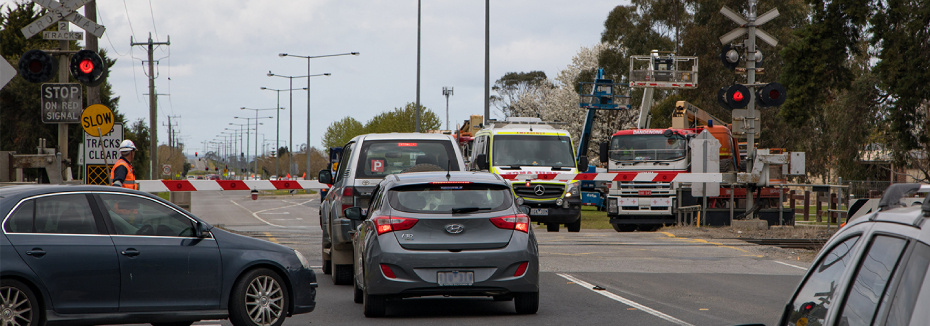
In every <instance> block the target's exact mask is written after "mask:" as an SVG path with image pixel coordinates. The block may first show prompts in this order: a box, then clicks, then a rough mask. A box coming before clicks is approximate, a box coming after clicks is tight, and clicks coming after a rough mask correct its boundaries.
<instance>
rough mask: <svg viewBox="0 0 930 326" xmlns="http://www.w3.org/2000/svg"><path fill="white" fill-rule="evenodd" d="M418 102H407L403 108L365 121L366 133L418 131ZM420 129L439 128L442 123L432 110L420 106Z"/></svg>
mask: <svg viewBox="0 0 930 326" xmlns="http://www.w3.org/2000/svg"><path fill="white" fill-rule="evenodd" d="M415 107H416V104H414V103H407V105H406V106H404V107H403V108H394V110H393V111H387V112H383V113H381V114H378V115H376V116H375V117H374V118H371V120H368V122H367V123H365V130H364V131H365V133H385V132H414V131H416V114H417V111H416V108H415ZM420 108H421V110H420V131H427V130H437V129H439V127H440V126H441V125H442V124H441V123H440V122H439V117H437V116H436V114H435V113H433V111H432V110H430V109H427V108H426V107H423V106H422V105H421V106H420Z"/></svg>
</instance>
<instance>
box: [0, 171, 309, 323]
mask: <svg viewBox="0 0 930 326" xmlns="http://www.w3.org/2000/svg"><path fill="white" fill-rule="evenodd" d="M0 218H2V221H3V223H2V232H0V282H2V285H0V318H2V319H0V324H2V325H44V324H46V323H50V324H54V323H59V322H63V323H68V324H118V323H152V324H153V325H190V324H192V323H193V322H195V321H198V320H202V319H223V318H229V320H230V321H231V322H232V323H233V324H234V325H281V324H282V323H284V319H285V318H286V317H288V316H291V315H294V314H301V313H308V312H311V311H313V308H314V306H315V297H316V286H317V284H316V276H315V274H314V272H313V270H311V269H310V267H309V263H308V261H307V260H306V259H305V258H304V257H303V255H301V254H300V252H297V251H296V250H293V249H290V248H288V247H285V246H281V245H278V244H274V243H271V242H267V241H263V240H258V239H254V238H249V237H245V236H241V235H237V234H233V233H229V232H227V231H224V230H221V229H219V228H214V227H213V226H211V225H209V224H207V223H206V222H204V221H202V220H200V219H198V218H197V217H195V216H193V215H192V214H190V213H189V212H187V211H185V210H183V209H181V208H179V207H177V206H175V205H173V204H171V203H169V202H166V201H164V200H162V199H160V198H158V197H155V196H153V195H150V194H147V193H143V192H139V191H133V190H126V189H123V188H117V187H101V186H15V187H4V188H0Z"/></svg>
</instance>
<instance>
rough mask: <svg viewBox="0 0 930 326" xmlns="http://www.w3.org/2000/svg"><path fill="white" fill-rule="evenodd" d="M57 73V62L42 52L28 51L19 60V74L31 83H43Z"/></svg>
mask: <svg viewBox="0 0 930 326" xmlns="http://www.w3.org/2000/svg"><path fill="white" fill-rule="evenodd" d="M56 72H58V61H57V60H55V59H54V58H52V56H51V55H49V54H48V53H46V52H45V51H42V50H29V51H26V53H24V54H23V56H22V57H21V58H20V59H19V74H20V75H21V76H23V79H25V80H26V81H28V82H31V83H44V82H47V81H49V80H51V79H52V77H53V76H55V73H56Z"/></svg>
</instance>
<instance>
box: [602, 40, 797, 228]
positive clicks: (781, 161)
mask: <svg viewBox="0 0 930 326" xmlns="http://www.w3.org/2000/svg"><path fill="white" fill-rule="evenodd" d="M632 59H633V60H631V63H630V78H629V83H630V87H641V88H645V92H644V97H643V103H642V105H641V106H640V109H641V111H640V115H639V120H638V123H637V128H633V129H627V130H620V131H617V132H616V133H614V134H613V135H612V136H611V138H610V141H609V142H605V143H601V144H600V161H601V162H602V163H605V164H606V165H607V172H608V173H617V174H618V177H617V178H615V179H614V180H615V181H613V182H612V183H611V186H610V190H609V192H608V194H607V215H608V217H609V218H610V223H611V225H612V226H613V228H614V229H615V230H616V231H618V232H629V231H634V230H637V229H639V230H643V231H651V230H655V229H658V228H659V227H661V226H663V225H671V224H675V223H676V222H677V219H676V217H677V215H678V214H679V213H680V212H681V211H682V210H683V209H685V208H693V207H700V208H702V210H703V211H704V212H706V216H704V223H705V224H715V225H724V224H728V223H729V221H730V218H732V216H733V215H732V214H734V212H735V213H740V214H743V215H747V213H752V214H757V215H758V216H759V217H760V218H762V219H765V220H768V221H769V224H778V223H789V224H790V223H793V214H790V213H789V214H786V213H785V212H784V211H783V208H781V205H780V201H779V200H778V199H779V197H780V195H781V194H782V193H781V191H782V189H781V188H775V187H770V186H771V185H774V184H778V183H782V184H783V183H784V178H783V176H782V170H783V168H785V167H787V164H788V163H789V161H791V159H794V158H795V157H796V156H794V155H792V156H789V155H788V154H787V153H783V151H780V150H771V149H769V150H761V149H760V150H758V151H757V154H756V155H755V156H754V158H755V160H756V162H757V164H755V165H754V170H753V171H751V172H750V173H739V172H738V169H739V168H740V167H741V166H742V165H743V164H742V158H741V155H740V153H739V141H738V140H737V138H736V137H735V136H734V133H733V132H732V131H731V128H732V126H730V125H726V124H723V123H722V120H721V119H718V118H715V117H713V116H712V115H710V114H709V113H707V112H706V111H704V110H702V109H700V108H698V107H697V106H694V105H692V104H690V103H688V102H686V101H679V102H677V103H676V108H675V111H674V113H673V116H672V126H671V127H670V128H667V129H650V128H647V126H648V122H649V115H648V114H649V112H648V111H649V108H651V107H652V104H653V99H652V97H653V92H654V89H655V88H673V89H674V88H679V89H682V88H684V89H687V88H696V87H697V78H698V71H697V66H698V64H697V58H696V57H685V56H676V55H675V54H673V53H667V52H666V53H660V52H659V51H653V52H652V54H650V55H648V56H633V57H632ZM637 62H639V63H642V62H645V63H646V67H645V69H642V67H634V65H636V64H637ZM687 65H690V66H691V68H690V69H687V67H686V66H687ZM683 66H685V67H683ZM636 68H640V69H636ZM682 68H684V69H682ZM704 132H707V133H709V135H710V136H712V137H710V136H709V137H706V138H708V139H711V138H712V139H715V140H716V141H717V142H719V151H718V152H714V151H710V152H703V155H717V156H718V157H706V158H707V159H709V160H710V161H715V162H719V164H718V166H719V171H701V172H717V173H719V174H720V175H721V176H722V177H721V180H725V181H726V182H727V183H728V186H726V187H720V184H719V183H708V184H707V185H709V187H712V188H717V189H709V191H706V190H708V189H707V188H704V189H702V191H700V192H701V193H703V194H704V195H706V197H705V198H706V199H707V200H706V201H705V202H704V203H706V204H704V203H701V202H700V201H699V200H698V199H697V198H696V197H695V196H694V195H693V194H694V191H693V190H694V189H693V188H692V184H693V181H694V180H695V179H694V178H690V179H688V178H677V177H678V176H679V175H681V174H691V173H693V172H697V171H692V169H693V168H694V164H693V162H694V161H695V160H701V159H704V158H705V157H696V155H695V151H694V150H693V149H692V147H691V146H690V143H691V140H692V139H694V138H695V137H697V136H698V135H699V134H701V133H704ZM794 164H796V165H797V164H800V165H801V166H803V155H801V157H800V160H799V163H798V162H794ZM705 166H706V165H705ZM705 174H706V173H705ZM679 179H687V180H690V181H676V180H679ZM705 191H706V192H705ZM747 196H752V197H753V198H752V199H755V202H756V203H755V205H753V207H752V209H751V210H748V212H747V208H746V203H747V201H746V198H747ZM699 205H700V206H699Z"/></svg>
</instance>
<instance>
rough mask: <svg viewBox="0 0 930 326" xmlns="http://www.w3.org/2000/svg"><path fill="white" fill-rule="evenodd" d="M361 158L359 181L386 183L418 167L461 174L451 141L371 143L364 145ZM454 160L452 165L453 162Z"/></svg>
mask: <svg viewBox="0 0 930 326" xmlns="http://www.w3.org/2000/svg"><path fill="white" fill-rule="evenodd" d="M360 151H361V153H359V156H358V160H359V161H358V170H357V171H356V172H355V177H356V178H358V179H383V178H384V177H386V176H387V175H388V174H394V173H401V172H404V170H406V169H409V168H411V167H413V166H415V165H418V164H431V165H434V166H435V168H436V169H441V170H446V169H450V170H452V171H458V170H459V164H458V162H457V161H456V160H457V159H456V157H455V150H454V149H453V144H452V142H450V141H441V140H426V141H424V140H371V141H366V142H364V143H363V144H362V147H361V149H360ZM450 160H451V161H450Z"/></svg>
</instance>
